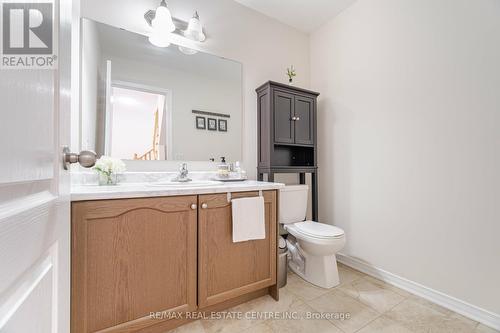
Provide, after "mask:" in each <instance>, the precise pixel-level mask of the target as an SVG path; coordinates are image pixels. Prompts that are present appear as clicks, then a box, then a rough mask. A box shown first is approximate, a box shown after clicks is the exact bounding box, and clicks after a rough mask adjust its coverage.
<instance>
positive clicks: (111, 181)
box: [99, 172, 118, 186]
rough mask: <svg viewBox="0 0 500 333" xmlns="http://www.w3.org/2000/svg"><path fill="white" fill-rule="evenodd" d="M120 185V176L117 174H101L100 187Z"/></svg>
mask: <svg viewBox="0 0 500 333" xmlns="http://www.w3.org/2000/svg"><path fill="white" fill-rule="evenodd" d="M116 184H118V175H117V174H116V173H109V174H108V173H102V172H99V185H101V186H105V185H116Z"/></svg>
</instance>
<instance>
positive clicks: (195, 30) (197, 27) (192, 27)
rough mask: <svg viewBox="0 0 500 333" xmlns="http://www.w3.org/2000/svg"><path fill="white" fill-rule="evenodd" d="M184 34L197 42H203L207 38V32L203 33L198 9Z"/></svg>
mask: <svg viewBox="0 0 500 333" xmlns="http://www.w3.org/2000/svg"><path fill="white" fill-rule="evenodd" d="M184 36H186V37H187V38H189V39H192V40H194V41H197V42H203V41H204V40H205V34H204V33H203V27H202V25H201V22H200V16H199V15H198V11H196V12H194V14H193V17H191V19H190V20H189V23H188V27H187V29H186V31H184Z"/></svg>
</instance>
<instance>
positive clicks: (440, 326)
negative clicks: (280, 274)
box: [169, 265, 497, 333]
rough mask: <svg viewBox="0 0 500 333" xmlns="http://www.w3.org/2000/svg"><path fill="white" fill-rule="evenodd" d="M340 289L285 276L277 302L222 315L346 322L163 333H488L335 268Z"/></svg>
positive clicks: (275, 322)
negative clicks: (277, 315)
mask: <svg viewBox="0 0 500 333" xmlns="http://www.w3.org/2000/svg"><path fill="white" fill-rule="evenodd" d="M339 273H340V281H341V284H340V285H339V286H338V287H336V288H333V289H330V290H326V289H322V288H318V287H315V286H313V285H311V284H309V283H307V282H305V281H304V280H302V279H301V278H300V277H298V276H297V275H295V274H293V273H290V274H289V275H288V284H287V286H286V287H284V288H282V289H280V301H279V302H275V301H274V300H273V299H272V298H271V297H270V296H263V297H261V298H258V299H255V300H252V301H250V302H248V303H244V304H241V305H239V306H236V307H234V308H232V309H228V311H235V312H242V313H248V312H253V311H262V312H268V311H269V312H272V313H275V312H279V313H281V312H287V311H289V313H295V315H296V316H297V317H296V318H300V317H302V318H303V317H306V316H307V314H310V313H316V314H320V313H349V314H350V318H349V319H344V320H341V319H339V318H328V319H324V318H318V319H261V318H244V319H224V320H210V319H205V320H198V321H195V322H192V323H190V324H187V325H184V326H182V327H179V328H177V329H175V330H173V331H170V332H169V333H173V332H175V333H181V332H182V333H215V332H228V333H236V332H244V333H272V332H307V333H309V332H312V333H323V332H331V333H352V332H359V333H380V332H383V333H415V332H416V333H419V332H425V333H442V332H443V333H494V332H497V331H495V330H493V329H491V328H488V327H486V326H484V325H482V324H478V323H477V322H475V321H473V320H470V319H468V318H465V317H463V316H461V315H459V314H457V313H455V312H452V311H450V310H447V309H445V308H443V307H441V306H439V305H436V304H433V303H431V302H428V301H426V300H424V299H422V298H420V297H417V296H415V295H412V294H410V293H408V292H406V291H404V290H401V289H399V288H396V287H393V286H391V285H388V284H386V283H384V282H382V281H380V280H377V279H375V278H373V277H370V276H368V275H366V274H363V273H361V272H358V271H355V270H353V269H351V268H349V267H347V266H344V265H339Z"/></svg>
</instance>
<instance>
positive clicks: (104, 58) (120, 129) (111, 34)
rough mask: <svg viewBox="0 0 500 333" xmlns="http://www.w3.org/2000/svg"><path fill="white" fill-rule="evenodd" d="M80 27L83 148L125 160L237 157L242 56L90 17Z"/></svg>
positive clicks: (239, 155)
mask: <svg viewBox="0 0 500 333" xmlns="http://www.w3.org/2000/svg"><path fill="white" fill-rule="evenodd" d="M81 29H82V34H81V36H82V39H81V67H80V70H81V82H80V83H81V104H80V138H79V139H80V140H79V141H80V145H81V147H80V148H81V149H90V150H94V151H95V152H96V153H97V154H98V155H99V156H101V155H107V156H112V157H116V158H121V159H125V160H184V161H209V160H211V159H215V160H218V159H219V157H220V156H225V157H226V159H228V160H231V161H236V160H240V159H241V128H242V83H241V82H242V78H241V75H242V69H241V64H240V63H238V62H235V61H232V60H228V59H224V58H221V57H217V56H214V55H210V54H206V53H203V52H197V53H195V54H190V55H187V54H184V53H181V52H180V51H179V49H178V48H177V47H176V46H174V45H172V47H168V48H159V47H156V46H153V45H151V44H150V43H149V42H148V40H147V37H145V36H143V35H140V34H136V33H132V32H129V31H126V30H122V29H119V28H115V27H112V26H109V25H105V24H102V23H98V22H95V21H92V20H88V19H82V24H81ZM214 124H215V127H214Z"/></svg>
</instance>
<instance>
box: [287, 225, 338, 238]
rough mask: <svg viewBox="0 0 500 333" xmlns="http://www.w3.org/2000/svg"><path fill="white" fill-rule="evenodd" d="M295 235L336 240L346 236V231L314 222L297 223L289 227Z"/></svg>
mask: <svg viewBox="0 0 500 333" xmlns="http://www.w3.org/2000/svg"><path fill="white" fill-rule="evenodd" d="M286 227H287V229H292V230H293V231H294V232H295V233H298V234H301V235H304V236H306V237H309V238H314V239H336V238H341V237H343V236H344V230H342V229H340V228H338V227H335V226H333V225H329V224H325V223H319V222H314V221H304V222H297V223H294V224H292V225H287V226H286Z"/></svg>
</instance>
